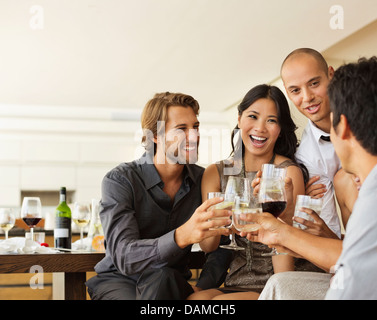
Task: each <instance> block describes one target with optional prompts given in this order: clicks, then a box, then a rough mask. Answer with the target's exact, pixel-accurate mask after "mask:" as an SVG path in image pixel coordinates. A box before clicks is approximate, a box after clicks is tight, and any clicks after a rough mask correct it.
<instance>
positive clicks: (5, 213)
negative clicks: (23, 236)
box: [0, 208, 16, 240]
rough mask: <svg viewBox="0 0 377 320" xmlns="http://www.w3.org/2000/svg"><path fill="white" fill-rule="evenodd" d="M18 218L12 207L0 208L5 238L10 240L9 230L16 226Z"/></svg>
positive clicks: (0, 221)
mask: <svg viewBox="0 0 377 320" xmlns="http://www.w3.org/2000/svg"><path fill="white" fill-rule="evenodd" d="M15 222H16V218H15V216H14V214H13V211H12V209H11V208H0V229H3V230H4V232H5V240H8V232H9V230H10V229H12V228H13V227H14V223H15Z"/></svg>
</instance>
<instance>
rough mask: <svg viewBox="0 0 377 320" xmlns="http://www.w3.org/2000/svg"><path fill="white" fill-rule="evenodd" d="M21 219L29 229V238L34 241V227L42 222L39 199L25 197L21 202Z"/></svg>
mask: <svg viewBox="0 0 377 320" xmlns="http://www.w3.org/2000/svg"><path fill="white" fill-rule="evenodd" d="M21 218H22V220H24V222H25V223H26V224H27V225H28V226H29V228H30V237H31V240H32V241H34V233H33V232H34V227H35V226H36V225H37V224H38V223H39V221H41V220H42V205H41V199H40V198H39V197H25V198H24V200H23V201H22V207H21Z"/></svg>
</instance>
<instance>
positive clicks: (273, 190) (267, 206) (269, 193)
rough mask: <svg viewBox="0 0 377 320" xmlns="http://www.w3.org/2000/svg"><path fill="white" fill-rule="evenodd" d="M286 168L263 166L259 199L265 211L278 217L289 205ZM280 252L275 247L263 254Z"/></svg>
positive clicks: (269, 254)
mask: <svg viewBox="0 0 377 320" xmlns="http://www.w3.org/2000/svg"><path fill="white" fill-rule="evenodd" d="M285 175H286V168H275V166H274V165H273V164H264V165H263V166H262V178H261V181H260V187H259V193H258V199H259V202H260V203H261V204H262V208H263V211H264V212H269V213H271V214H272V215H273V216H274V217H275V218H278V217H279V216H280V214H282V213H283V212H284V210H285V208H286V207H287V196H286V194H285V182H284V179H285ZM278 254H283V253H278V252H277V251H276V249H275V248H272V251H271V252H270V253H263V254H262V256H274V255H278Z"/></svg>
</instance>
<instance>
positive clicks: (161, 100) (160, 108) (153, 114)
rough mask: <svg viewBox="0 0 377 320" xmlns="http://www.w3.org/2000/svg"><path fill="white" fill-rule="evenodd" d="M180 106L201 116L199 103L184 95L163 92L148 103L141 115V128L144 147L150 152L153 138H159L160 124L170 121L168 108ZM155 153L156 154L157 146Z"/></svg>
mask: <svg viewBox="0 0 377 320" xmlns="http://www.w3.org/2000/svg"><path fill="white" fill-rule="evenodd" d="M171 106H180V107H187V108H192V109H193V111H194V112H195V114H196V115H198V114H199V108H200V107H199V103H198V101H196V100H195V99H194V98H193V97H192V96H189V95H187V94H183V93H171V92H163V93H156V94H155V95H154V97H153V98H152V99H151V100H149V101H148V102H147V104H146V105H145V107H144V109H143V112H142V114H141V127H142V129H143V131H144V134H143V137H142V140H141V142H142V145H143V146H144V147H145V149H147V150H150V149H149V147H150V146H151V145H152V143H153V141H151V140H152V139H153V137H156V136H157V133H158V132H157V130H158V122H159V121H165V122H166V121H167V120H168V112H167V110H168V107H171ZM153 146H154V153H155V152H156V145H155V144H153Z"/></svg>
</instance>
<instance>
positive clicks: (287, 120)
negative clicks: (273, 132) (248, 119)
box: [231, 84, 308, 181]
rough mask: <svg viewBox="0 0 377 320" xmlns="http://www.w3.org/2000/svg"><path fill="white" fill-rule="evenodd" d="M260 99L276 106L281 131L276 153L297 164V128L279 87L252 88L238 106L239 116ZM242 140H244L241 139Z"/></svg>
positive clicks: (262, 86) (275, 149) (265, 85)
mask: <svg viewBox="0 0 377 320" xmlns="http://www.w3.org/2000/svg"><path fill="white" fill-rule="evenodd" d="M259 99H270V100H272V101H274V103H275V105H276V109H277V114H278V122H279V125H280V128H281V131H280V135H279V137H278V139H277V140H276V143H275V147H274V152H275V153H276V154H279V155H282V156H284V157H287V158H289V159H291V160H292V161H294V162H296V158H295V153H296V149H297V147H298V140H297V136H296V133H295V131H296V129H297V127H296V124H295V123H294V122H293V120H292V118H291V112H290V109H289V105H288V101H287V99H286V98H285V96H284V94H283V92H282V91H281V90H280V89H279V88H278V87H275V86H270V85H267V84H262V85H258V86H256V87H254V88H252V89H251V90H250V91H249V92H248V93H247V94H246V96H245V97H244V98H243V100H242V102H241V103H240V105H239V106H238V115H239V116H241V115H242V113H243V112H244V111H245V110H246V109H248V108H249V107H250V106H251V105H252V104H253V103H254V102H256V101H257V100H259ZM238 130H239V127H238V125H237V126H236V127H235V128H234V130H233V132H232V137H231V139H232V141H231V142H232V154H234V153H235V151H236V150H235V147H234V141H233V140H234V136H235V134H236V132H237V131H238ZM240 139H242V138H241V137H240ZM238 145H240V144H238ZM241 145H242V155H244V152H245V146H244V144H243V142H242V143H241ZM296 163H297V162H296ZM300 166H301V165H300ZM301 168H302V169H303V174H304V178H305V181H306V180H307V179H308V173H307V170H306V168H305V167H301Z"/></svg>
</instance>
